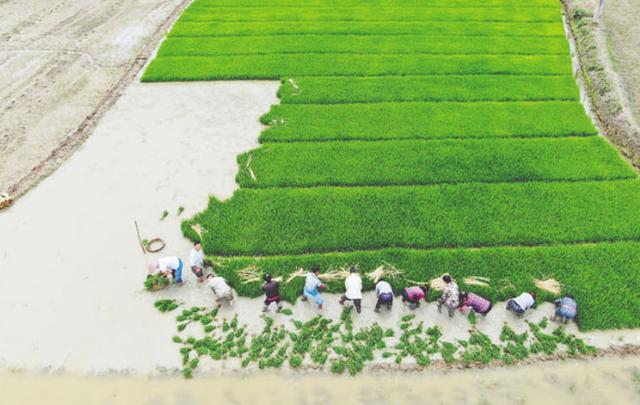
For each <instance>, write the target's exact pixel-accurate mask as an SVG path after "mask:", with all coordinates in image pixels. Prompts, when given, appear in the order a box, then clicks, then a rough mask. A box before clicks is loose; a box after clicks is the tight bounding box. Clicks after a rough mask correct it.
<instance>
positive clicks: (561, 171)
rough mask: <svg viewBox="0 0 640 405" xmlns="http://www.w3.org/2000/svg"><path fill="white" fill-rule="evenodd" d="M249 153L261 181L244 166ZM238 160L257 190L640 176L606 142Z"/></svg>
mask: <svg viewBox="0 0 640 405" xmlns="http://www.w3.org/2000/svg"><path fill="white" fill-rule="evenodd" d="M249 156H251V173H253V174H254V176H255V177H256V178H257V180H254V178H253V176H252V175H251V174H250V173H249V172H248V170H246V169H245V168H246V167H247V166H246V162H247V159H248V158H249ZM452 156H455V157H456V158H455V159H452ZM559 157H563V158H562V159H559ZM565 158H566V159H565ZM238 161H239V163H240V167H241V168H242V169H241V170H240V172H239V174H238V177H237V181H238V183H239V184H241V185H242V186H243V187H250V188H263V187H269V188H271V187H293V186H295V187H312V186H388V185H427V184H441V183H460V182H470V181H479V182H506V181H534V180H544V181H551V180H554V181H555V180H572V181H573V180H576V181H577V180H617V179H625V178H626V179H631V178H634V177H635V172H634V170H633V169H632V168H631V167H630V166H629V165H628V164H626V163H625V162H624V161H622V160H621V159H620V157H619V156H618V153H617V152H616V151H615V150H614V149H613V147H611V146H610V145H609V144H608V143H607V142H606V141H604V140H603V139H602V138H600V137H584V138H557V139H556V138H553V139H545V138H536V139H513V138H507V139H483V140H479V139H446V140H432V141H427V140H404V141H375V142H372V141H349V142H294V143H278V144H270V145H269V146H267V147H264V148H262V149H258V150H256V151H252V152H249V153H247V154H244V155H241V156H240V157H239V158H238Z"/></svg>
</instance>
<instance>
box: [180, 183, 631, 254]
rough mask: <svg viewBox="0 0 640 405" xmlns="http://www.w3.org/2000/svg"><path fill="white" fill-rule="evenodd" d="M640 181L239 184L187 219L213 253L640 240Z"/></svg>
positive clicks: (186, 225) (185, 228) (187, 228)
mask: <svg viewBox="0 0 640 405" xmlns="http://www.w3.org/2000/svg"><path fill="white" fill-rule="evenodd" d="M639 215H640V182H638V181H637V180H629V181H613V182H586V183H503V184H478V183H471V184H458V185H440V186H426V187H417V186H414V187H395V186H394V187H391V186H389V187H347V188H338V187H321V188H308V189H241V190H239V191H237V192H236V193H235V194H234V196H233V197H232V198H231V199H230V200H227V201H225V202H220V201H218V200H216V199H215V198H212V199H211V200H210V202H209V207H208V209H207V210H206V211H204V212H203V213H201V214H198V215H196V216H195V217H194V218H193V219H192V220H190V221H186V222H184V223H183V231H184V232H185V234H186V235H188V236H189V237H190V238H194V239H195V238H196V235H195V233H194V232H193V230H191V228H190V224H192V223H199V224H201V225H202V226H203V227H205V229H207V230H208V232H207V233H206V234H205V237H204V243H203V244H204V246H205V249H206V252H207V253H208V254H214V255H273V254H292V253H296V254H299V253H310V252H330V251H345V250H361V249H377V248H385V247H412V248H435V247H477V246H496V245H536V244H546V243H565V242H568V243H571V242H591V241H611V240H620V239H634V240H635V239H640V227H638V226H637V224H636V223H635V220H634V219H635V218H638V216H639Z"/></svg>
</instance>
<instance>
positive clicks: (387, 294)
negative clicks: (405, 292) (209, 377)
mask: <svg viewBox="0 0 640 405" xmlns="http://www.w3.org/2000/svg"><path fill="white" fill-rule="evenodd" d="M376 297H377V298H378V302H376V308H375V309H374V311H376V312H380V308H381V307H382V305H386V306H387V309H388V310H391V305H392V304H393V289H392V288H391V284H389V283H387V282H386V281H385V280H380V281H378V283H377V284H376Z"/></svg>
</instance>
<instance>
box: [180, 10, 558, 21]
mask: <svg viewBox="0 0 640 405" xmlns="http://www.w3.org/2000/svg"><path fill="white" fill-rule="evenodd" d="M561 17H562V15H561V13H560V9H559V8H556V9H553V8H545V9H532V8H516V7H502V8H497V7H496V8H485V7H456V8H445V9H442V8H430V7H406V8H405V7H402V8H398V7H386V8H384V7H375V8H363V7H331V8H303V9H296V8H273V7H268V8H263V7H255V8H248V7H237V8H236V7H225V8H215V9H211V8H205V7H195V8H189V9H188V10H186V11H185V12H184V13H182V15H181V16H180V19H181V21H196V22H214V21H244V22H250V21H265V22H273V21H289V22H293V21H402V22H404V21H425V22H428V21H458V22H468V21H504V22H558V23H560V22H562V18H561Z"/></svg>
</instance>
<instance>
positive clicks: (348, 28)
mask: <svg viewBox="0 0 640 405" xmlns="http://www.w3.org/2000/svg"><path fill="white" fill-rule="evenodd" d="M282 34H287V35H291V34H299V35H306V34H361V35H364V34H372V35H388V34H392V35H399V34H422V35H441V36H461V35H462V36H468V35H475V36H497V35H502V36H513V37H520V36H538V37H562V38H564V35H565V33H564V29H563V27H562V24H560V23H507V22H501V23H487V22H484V23H482V22H466V23H460V22H450V21H449V22H447V21H440V22H436V23H432V24H425V23H424V22H416V21H409V22H402V23H401V22H382V21H378V22H376V21H374V22H364V21H301V22H298V23H296V22H288V21H273V22H268V23H265V22H189V21H182V20H180V21H178V22H177V23H176V24H175V25H174V27H173V29H172V30H171V33H170V34H169V35H171V36H181V37H194V36H206V37H208V36H212V37H215V36H228V35H282Z"/></svg>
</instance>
